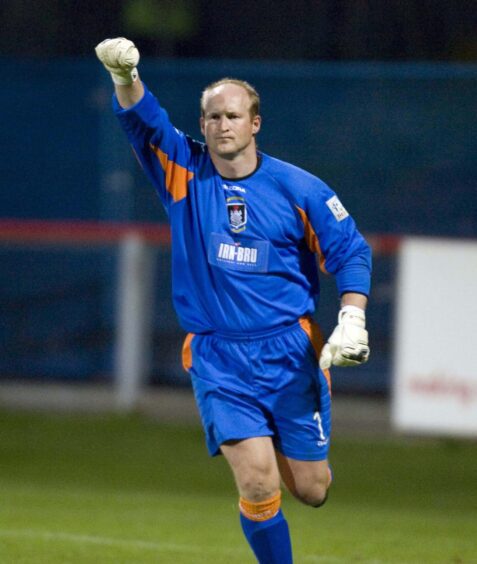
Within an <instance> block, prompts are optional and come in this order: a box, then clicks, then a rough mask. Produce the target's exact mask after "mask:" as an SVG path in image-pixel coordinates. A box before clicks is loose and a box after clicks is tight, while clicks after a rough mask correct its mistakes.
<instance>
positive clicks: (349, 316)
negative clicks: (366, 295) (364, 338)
mask: <svg viewBox="0 0 477 564" xmlns="http://www.w3.org/2000/svg"><path fill="white" fill-rule="evenodd" d="M343 322H346V323H351V324H353V325H357V326H359V327H362V328H363V329H364V327H365V325H366V314H365V312H364V309H363V308H360V307H358V306H355V305H344V306H343V307H342V308H341V309H340V312H339V314H338V323H339V324H341V323H343Z"/></svg>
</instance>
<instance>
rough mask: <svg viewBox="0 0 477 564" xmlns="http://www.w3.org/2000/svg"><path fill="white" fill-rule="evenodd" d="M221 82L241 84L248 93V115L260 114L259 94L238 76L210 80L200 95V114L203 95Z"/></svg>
mask: <svg viewBox="0 0 477 564" xmlns="http://www.w3.org/2000/svg"><path fill="white" fill-rule="evenodd" d="M223 84H235V85H237V86H241V87H242V88H243V89H244V90H245V91H246V92H247V94H248V96H249V98H250V108H249V112H250V117H251V118H254V117H255V116H258V115H259V114H260V96H259V95H258V92H257V91H256V90H255V88H254V87H253V86H252V85H251V84H250V83H248V82H247V81H246V80H239V79H238V78H228V77H226V78H221V79H220V80H216V81H215V82H212V83H211V84H209V85H208V86H206V87H205V88H204V90H203V91H202V96H201V97H200V115H201V116H204V113H205V111H204V106H205V96H206V95H207V93H208V92H209V91H210V90H213V89H214V88H217V87H218V86H222V85H223Z"/></svg>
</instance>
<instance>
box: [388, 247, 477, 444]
mask: <svg viewBox="0 0 477 564" xmlns="http://www.w3.org/2000/svg"><path fill="white" fill-rule="evenodd" d="M398 265H399V272H398V279H397V296H396V298H397V299H396V309H395V353H394V383H393V394H392V422H393V425H394V426H395V427H396V428H397V429H399V430H401V431H405V432H411V433H413V432H417V433H425V434H439V435H450V436H477V295H476V294H477V242H472V241H463V240H458V241H457V240H455V241H453V240H446V239H428V238H406V239H404V240H403V241H402V244H401V247H400V251H399V262H398Z"/></svg>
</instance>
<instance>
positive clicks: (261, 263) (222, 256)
mask: <svg viewBox="0 0 477 564" xmlns="http://www.w3.org/2000/svg"><path fill="white" fill-rule="evenodd" d="M269 248H270V243H269V242H268V241H261V240H242V241H236V240H234V239H232V237H229V236H228V235H222V234H221V233H212V234H211V237H210V242H209V252H208V258H209V263H210V264H213V265H214V266H219V267H221V268H227V269H232V270H241V271H246V272H267V270H268V252H269Z"/></svg>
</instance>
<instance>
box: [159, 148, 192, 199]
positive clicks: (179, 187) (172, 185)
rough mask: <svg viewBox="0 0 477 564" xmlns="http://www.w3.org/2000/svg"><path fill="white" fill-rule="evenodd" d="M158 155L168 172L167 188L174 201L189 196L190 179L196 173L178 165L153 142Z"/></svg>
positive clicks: (165, 170)
mask: <svg viewBox="0 0 477 564" xmlns="http://www.w3.org/2000/svg"><path fill="white" fill-rule="evenodd" d="M150 147H151V149H152V150H153V151H154V153H155V155H156V157H157V158H158V159H159V162H160V163H161V167H162V169H163V170H164V172H165V173H166V188H167V191H168V192H169V193H170V194H171V196H172V199H173V200H174V202H178V201H179V200H182V199H183V198H185V197H186V196H187V191H188V186H187V183H188V182H189V180H192V179H193V178H194V173H193V172H191V171H190V170H187V169H186V168H185V167H183V166H181V165H178V164H177V163H175V162H174V161H171V160H170V159H169V156H168V155H167V154H166V153H164V151H161V149H159V147H155V146H154V145H153V144H152V143H151V145H150Z"/></svg>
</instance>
